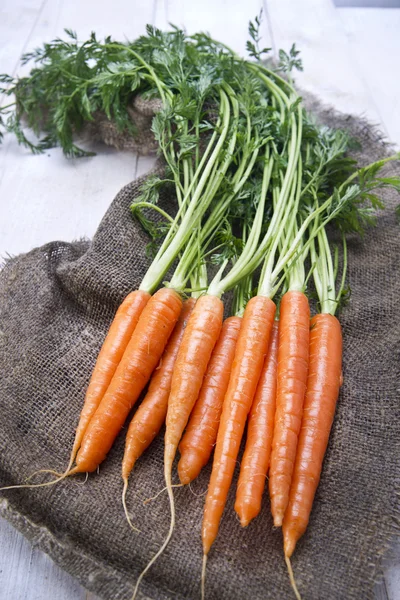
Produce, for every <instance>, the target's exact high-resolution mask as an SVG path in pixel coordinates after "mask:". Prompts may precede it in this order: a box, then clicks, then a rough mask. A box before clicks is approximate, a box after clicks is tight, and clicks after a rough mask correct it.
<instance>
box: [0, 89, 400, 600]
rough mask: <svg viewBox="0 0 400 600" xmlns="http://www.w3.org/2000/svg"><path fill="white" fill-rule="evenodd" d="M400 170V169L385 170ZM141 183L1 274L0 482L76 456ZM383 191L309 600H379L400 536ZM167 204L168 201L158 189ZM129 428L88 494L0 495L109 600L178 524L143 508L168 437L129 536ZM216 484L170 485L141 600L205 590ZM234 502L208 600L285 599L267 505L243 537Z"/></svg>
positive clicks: (364, 263)
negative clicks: (172, 501) (65, 238)
mask: <svg viewBox="0 0 400 600" xmlns="http://www.w3.org/2000/svg"><path fill="white" fill-rule="evenodd" d="M306 103H307V105H308V106H309V107H310V108H311V109H312V110H313V112H314V113H315V114H316V115H317V117H318V118H319V119H320V120H321V121H322V122H324V123H327V124H329V125H330V126H334V127H339V128H343V129H346V130H348V131H349V132H350V133H351V134H352V135H353V136H354V137H355V138H357V139H358V140H359V142H360V143H361V145H362V150H361V151H357V153H356V158H357V159H358V160H359V162H360V164H367V163H369V162H371V161H373V160H376V159H377V158H379V157H382V156H384V155H386V154H388V147H387V146H386V145H385V143H384V142H383V141H382V139H381V138H380V137H379V135H378V134H377V133H376V132H375V130H374V129H373V128H371V127H370V126H369V125H368V124H367V123H365V122H364V121H362V120H359V119H357V118H354V117H348V116H344V115H340V114H338V113H336V112H334V111H333V110H331V109H329V108H326V107H321V106H320V105H319V103H318V102H317V101H316V100H315V99H313V98H308V97H307V98H306ZM150 120H151V119H150ZM146 125H147V121H146ZM113 135H114V138H113V137H112V135H111V134H110V132H108V142H109V143H114V145H116V146H117V147H121V146H123V144H122V142H121V141H120V140H118V139H117V138H115V136H118V132H115V131H114V133H113ZM100 137H101V135H100ZM103 139H104V136H103ZM113 139H114V142H113ZM115 140H116V141H115ZM135 144H137V142H135ZM135 148H136V149H138V148H137V145H136V146H135ZM139 149H140V148H139ZM142 150H143V151H147V150H148V148H147V147H146V148H142ZM93 160H96V159H93ZM398 170H399V165H398V164H397V165H392V166H390V167H388V168H387V172H388V173H390V172H395V171H397V173H398ZM139 188H140V181H135V182H132V183H131V184H129V185H127V186H126V187H124V188H123V189H122V190H121V191H120V192H119V194H118V195H117V196H116V198H115V199H114V200H113V202H112V203H111V205H110V208H109V209H108V211H107V213H106V214H105V216H104V218H103V220H102V222H101V223H100V225H99V228H98V230H97V232H96V234H95V236H94V238H93V240H92V241H91V242H86V241H79V242H72V243H66V242H60V241H55V242H51V243H49V244H46V245H45V246H42V247H41V248H36V249H34V250H32V251H31V252H29V253H27V254H24V255H21V256H17V257H15V258H12V259H10V260H7V262H6V263H5V265H4V267H3V269H2V271H1V273H0V371H1V377H0V414H1V420H0V484H2V485H6V484H8V485H9V484H17V483H21V482H23V481H24V479H25V478H26V477H27V476H29V475H30V474H31V473H32V472H33V471H35V470H37V469H41V468H54V469H56V470H62V469H63V468H65V466H66V464H67V462H68V457H69V452H70V448H71V445H72V441H73V437H74V430H75V427H76V425H77V422H78V418H79V413H80V410H81V407H82V402H83V398H84V394H85V389H86V386H87V384H88V381H89V377H90V374H91V371H92V368H93V365H94V363H95V360H96V356H97V353H98V351H99V349H100V347H101V344H102V341H103V339H104V336H105V333H106V331H107V328H108V326H109V324H110V322H111V320H112V317H113V314H114V312H115V310H116V309H117V307H118V305H119V303H120V302H121V301H122V299H123V298H124V296H125V295H126V294H127V293H128V292H129V291H130V290H133V289H135V288H137V286H138V285H139V284H140V281H141V279H142V277H143V275H144V274H145V271H146V269H147V267H148V265H149V260H148V258H147V257H146V255H145V245H146V243H147V241H148V240H147V238H146V236H145V234H144V233H143V232H142V231H141V229H140V227H139V226H138V225H137V224H136V223H135V222H134V221H133V220H132V218H131V214H130V210H129V206H130V204H131V203H132V202H133V201H134V200H135V198H136V197H137V195H138V191H139ZM164 194H166V195H167V196H168V193H167V192H164ZM381 196H382V198H383V199H384V201H385V204H386V209H385V210H384V211H382V212H381V214H380V215H379V218H378V224H377V227H376V228H375V229H373V230H371V231H369V232H368V234H367V236H366V237H365V240H361V239H359V238H355V237H354V238H351V239H350V240H349V272H348V281H349V284H350V286H351V290H352V296H351V301H350V304H349V305H348V306H347V307H346V309H345V310H344V312H343V314H342V316H341V322H342V325H343V333H344V385H343V388H342V390H341V394H340V398H339V402H338V407H337V414H336V419H335V423H334V426H333V430H332V434H331V439H330V443H329V449H328V452H327V455H326V459H325V463H324V468H323V474H322V478H321V483H320V486H319V488H318V492H317V495H316V499H315V504H314V509H313V513H312V516H311V520H310V524H309V528H308V531H307V533H306V535H305V536H304V537H303V538H302V540H301V541H300V542H299V544H298V548H297V550H296V552H295V555H294V557H293V562H292V564H293V568H294V572H295V576H296V580H297V584H298V587H299V589H300V591H301V593H302V595H303V598H304V599H306V600H341V599H343V600H361V599H362V600H366V599H368V598H373V596H374V582H375V581H376V580H377V579H379V577H380V575H381V570H382V557H383V556H384V554H385V552H386V551H387V548H388V545H389V544H390V542H391V541H392V540H393V538H394V536H395V535H396V534H397V533H398V525H396V523H397V524H398V522H399V510H398V509H399V506H398V498H399V486H398V482H399V458H400V453H399V447H400V409H399V399H398V389H397V388H398V384H399V381H400V377H399V371H398V365H399V345H400V332H399V310H398V306H399V297H400V268H399V265H400V260H399V258H400V248H399V237H400V236H399V225H398V223H397V222H396V219H395V214H394V207H395V205H396V204H397V203H398V202H399V198H398V196H397V195H396V193H394V192H388V191H385V192H382V193H381ZM162 201H163V202H167V203H168V202H171V201H172V202H173V198H172V197H165V195H164V197H163V198H162ZM124 433H125V431H124V430H123V431H122V432H121V434H120V436H119V437H118V440H117V442H116V444H115V445H114V447H113V449H112V451H111V452H110V454H109V456H108V458H107V460H106V461H105V462H104V463H103V464H102V465H101V466H100V472H99V474H92V475H90V476H89V478H88V480H87V482H86V483H85V484H84V485H78V484H80V483H82V481H83V477H76V478H71V479H69V480H66V481H64V482H62V483H60V484H57V485H55V486H54V487H47V488H42V489H21V490H13V491H7V492H2V493H1V495H0V497H1V500H0V510H1V514H2V515H3V516H4V517H6V518H7V519H8V520H9V521H10V522H11V523H12V524H13V525H14V526H15V527H17V528H18V529H19V530H20V531H22V532H23V533H24V535H26V536H27V537H28V538H29V539H30V540H32V541H33V542H34V543H35V544H36V545H38V546H39V547H40V548H41V549H43V550H44V551H45V552H47V553H48V554H49V555H50V556H51V557H52V558H53V559H54V560H55V561H56V562H57V563H58V564H59V565H61V566H62V567H63V568H64V569H65V570H67V571H68V572H70V573H71V574H72V575H74V576H75V577H77V578H78V580H79V581H80V582H81V583H82V584H83V585H84V586H85V587H86V588H88V589H90V590H92V591H93V592H95V593H97V594H98V595H99V596H100V597H101V598H104V599H105V600H122V599H124V600H125V599H128V598H130V596H131V594H132V592H133V586H134V583H135V581H136V578H137V577H138V575H139V573H140V572H141V570H142V569H143V568H144V566H145V565H146V564H147V562H148V561H149V559H150V558H151V557H152V556H153V554H154V553H155V552H156V550H157V549H158V548H159V546H160V544H161V543H162V541H163V539H164V537H165V535H166V533H167V530H168V526H169V505H168V499H167V496H166V495H165V494H164V495H160V496H159V497H158V498H157V500H155V501H153V502H151V503H149V504H147V505H143V500H144V499H146V498H148V497H151V496H153V495H154V494H155V493H156V492H158V491H159V490H161V488H162V487H163V486H164V481H163V473H162V463H163V439H162V437H163V436H162V435H160V436H159V437H158V439H157V440H156V441H155V443H153V445H152V446H151V448H150V449H149V450H148V451H147V452H146V454H145V455H144V456H143V457H142V458H141V459H140V460H139V461H138V463H137V465H136V466H135V469H134V471H133V472H132V475H131V478H130V487H129V492H128V504H129V507H130V510H131V516H132V520H133V522H134V523H135V524H136V525H137V526H138V527H139V528H140V530H141V533H140V534H138V535H135V534H134V533H132V531H131V530H130V529H129V527H128V525H127V523H126V520H125V518H124V513H123V510H122V505H121V499H120V496H121V490H122V484H121V475H120V469H121V458H122V453H123V444H124ZM209 475H210V467H208V468H206V469H204V471H203V473H202V474H201V475H200V477H199V479H198V480H197V481H196V482H195V483H194V484H193V486H192V489H189V488H178V489H176V490H175V497H176V513H177V519H178V520H177V526H176V530H175V534H174V536H173V540H172V542H171V543H170V545H169V547H168V548H167V550H166V551H165V553H164V555H163V556H162V557H161V558H160V560H159V561H158V562H157V563H156V564H155V565H154V567H153V568H152V569H151V571H150V572H149V573H148V575H147V577H146V578H145V580H144V581H143V584H142V586H141V592H140V594H139V596H140V598H148V599H149V598H150V599H153V600H166V599H174V600H183V599H185V600H195V599H196V598H199V597H200V572H201V558H202V550H201V541H200V529H201V521H202V511H203V504H204V496H202V495H201V493H202V492H204V491H205V490H206V487H207V483H208V479H209ZM175 477H176V478H177V476H176V475H175ZM236 477H237V473H236ZM235 481H236V479H235ZM193 492H194V493H193ZM234 494H235V487H234V486H233V487H232V490H231V493H230V495H229V499H228V504H227V508H226V511H225V514H224V517H223V520H222V524H221V529H220V534H219V537H218V540H217V542H216V544H215V546H214V548H213V550H212V552H211V554H210V556H209V561H208V566H207V586H206V590H207V600H246V599H249V600H250V599H251V600H265V599H266V598H271V599H273V600H277V599H279V600H281V599H286V598H288V599H290V598H292V597H293V595H292V591H291V588H290V585H289V579H288V575H287V572H286V566H285V563H284V560H283V556H282V538H281V532H280V531H279V530H275V529H274V528H273V526H272V519H271V516H270V510H269V501H268V498H267V496H266V497H265V499H264V503H263V509H262V512H261V514H260V516H259V517H258V518H257V519H256V520H255V521H254V522H253V523H251V525H250V526H249V527H248V528H247V529H242V528H241V527H240V525H239V522H238V520H237V518H236V516H235V513H234V510H233V503H234Z"/></svg>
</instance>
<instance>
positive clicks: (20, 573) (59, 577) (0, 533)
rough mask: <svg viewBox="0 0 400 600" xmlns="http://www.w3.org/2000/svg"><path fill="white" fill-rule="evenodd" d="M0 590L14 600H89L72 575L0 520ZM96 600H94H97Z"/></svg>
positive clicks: (6, 596) (5, 596)
mask: <svg viewBox="0 0 400 600" xmlns="http://www.w3.org/2000/svg"><path fill="white" fill-rule="evenodd" d="M0 539H1V552H0V589H1V597H2V598H4V599H6V598H9V599H10V600H30V599H32V600H45V599H48V598H57V600H72V599H74V600H85V595H86V592H85V591H84V589H83V588H82V587H81V586H80V584H79V583H78V582H77V581H76V580H75V579H74V578H73V577H71V575H68V573H66V572H65V571H63V570H62V569H60V568H59V567H57V565H55V564H54V563H53V561H52V560H51V559H50V558H49V557H48V556H47V555H46V554H44V553H43V552H40V551H39V550H38V549H37V548H34V547H32V546H31V544H30V543H29V542H28V540H26V539H25V538H24V537H23V536H22V535H21V534H19V533H18V532H17V531H15V530H14V529H13V527H12V526H11V525H10V524H9V523H7V522H6V521H4V520H3V519H0ZM93 600H94V599H93Z"/></svg>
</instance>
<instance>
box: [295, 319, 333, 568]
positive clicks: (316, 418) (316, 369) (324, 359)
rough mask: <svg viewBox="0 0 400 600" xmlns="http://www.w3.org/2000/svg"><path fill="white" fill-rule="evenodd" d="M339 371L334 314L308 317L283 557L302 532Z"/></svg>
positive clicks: (326, 437) (323, 449)
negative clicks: (306, 359) (304, 372)
mask: <svg viewBox="0 0 400 600" xmlns="http://www.w3.org/2000/svg"><path fill="white" fill-rule="evenodd" d="M341 370H342V331H341V327H340V323H339V321H338V320H337V318H336V317H334V316H332V315H330V314H319V315H316V316H315V317H313V318H312V319H311V332H310V364H309V373H308V379H307V393H306V398H305V402H304V411H303V420H302V424H301V432H300V437H299V443H298V448H297V455H296V462H295V467H294V471H293V478H292V486H291V488H290V497H289V504H288V507H287V509H286V512H285V518H284V520H283V540H284V551H285V556H286V557H288V558H290V557H291V555H292V554H293V551H294V549H295V547H296V543H297V541H298V540H299V539H300V537H301V536H302V535H303V533H304V532H305V531H306V528H307V525H308V520H309V518H310V513H311V509H312V504H313V500H314V495H315V492H316V490H317V487H318V483H319V479H320V476H321V470H322V463H323V459H324V456H325V452H326V448H327V446H328V440H329V434H330V430H331V427H332V423H333V418H334V415H335V409H336V402H337V399H338V396H339V389H340V385H341Z"/></svg>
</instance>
